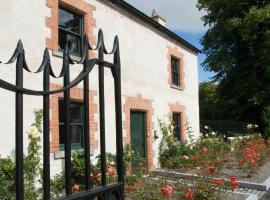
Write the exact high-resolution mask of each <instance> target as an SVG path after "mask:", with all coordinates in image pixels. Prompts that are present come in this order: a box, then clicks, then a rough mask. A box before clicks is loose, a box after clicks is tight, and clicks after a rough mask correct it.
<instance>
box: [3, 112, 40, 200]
mask: <svg viewBox="0 0 270 200" xmlns="http://www.w3.org/2000/svg"><path fill="white" fill-rule="evenodd" d="M34 114H35V121H34V123H33V124H32V125H31V127H30V128H29V129H28V131H27V133H28V140H29V144H28V148H27V156H26V157H25V158H24V180H25V184H24V186H25V194H24V195H25V199H27V200H38V199H41V198H42V196H41V195H40V193H39V192H38V191H39V190H41V187H38V186H39V185H38V182H40V183H41V179H40V177H41V166H40V152H39V151H40V148H41V146H40V144H39V142H40V135H41V132H42V130H41V124H42V110H35V111H34ZM15 196H16V195H15V162H14V161H13V160H12V159H11V158H0V199H14V198H15Z"/></svg>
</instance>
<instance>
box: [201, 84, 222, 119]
mask: <svg viewBox="0 0 270 200" xmlns="http://www.w3.org/2000/svg"><path fill="white" fill-rule="evenodd" d="M217 87H218V85H217V84H214V83H211V82H202V83H200V85H199V97H200V98H199V99H200V119H217V118H220V117H219V116H218V111H217V109H219V107H218V106H217V103H218V97H217Z"/></svg>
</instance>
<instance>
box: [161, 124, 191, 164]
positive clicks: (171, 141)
mask: <svg viewBox="0 0 270 200" xmlns="http://www.w3.org/2000/svg"><path fill="white" fill-rule="evenodd" d="M159 126H160V129H161V132H162V134H163V136H162V139H161V142H160V146H159V161H160V165H161V167H163V168H170V169H173V168H178V167H179V165H180V164H181V156H183V155H186V156H188V155H191V152H192V150H191V145H190V144H188V143H187V142H185V143H182V142H179V141H177V140H176V138H175V137H174V136H173V129H174V126H173V123H172V122H169V123H168V124H167V123H165V122H163V121H161V120H159ZM191 133H192V131H191V128H190V126H189V125H188V124H187V134H188V136H189V140H191V142H193V141H194V139H193V138H192V134H191Z"/></svg>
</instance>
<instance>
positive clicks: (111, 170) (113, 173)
mask: <svg viewBox="0 0 270 200" xmlns="http://www.w3.org/2000/svg"><path fill="white" fill-rule="evenodd" d="M107 172H108V174H109V175H111V176H113V175H115V168H114V166H112V165H108V166H107Z"/></svg>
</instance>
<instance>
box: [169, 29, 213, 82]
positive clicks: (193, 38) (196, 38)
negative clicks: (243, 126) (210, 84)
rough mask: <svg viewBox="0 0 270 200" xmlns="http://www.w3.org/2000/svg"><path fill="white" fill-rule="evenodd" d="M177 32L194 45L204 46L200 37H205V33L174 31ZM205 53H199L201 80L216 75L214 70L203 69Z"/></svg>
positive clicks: (200, 47)
mask: <svg viewBox="0 0 270 200" xmlns="http://www.w3.org/2000/svg"><path fill="white" fill-rule="evenodd" d="M174 32H175V33H176V34H178V35H180V36H181V37H182V38H183V39H185V40H187V41H188V42H190V43H191V44H193V45H194V46H196V47H197V48H199V49H202V46H201V44H200V39H201V38H202V37H203V35H204V33H189V32H180V31H174ZM204 59H205V55H204V54H199V58H198V62H199V66H198V73H199V81H200V82H203V81H207V80H210V79H211V77H212V76H213V75H214V74H213V73H212V72H209V71H205V70H203V68H202V66H201V63H202V62H203V61H204Z"/></svg>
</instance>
